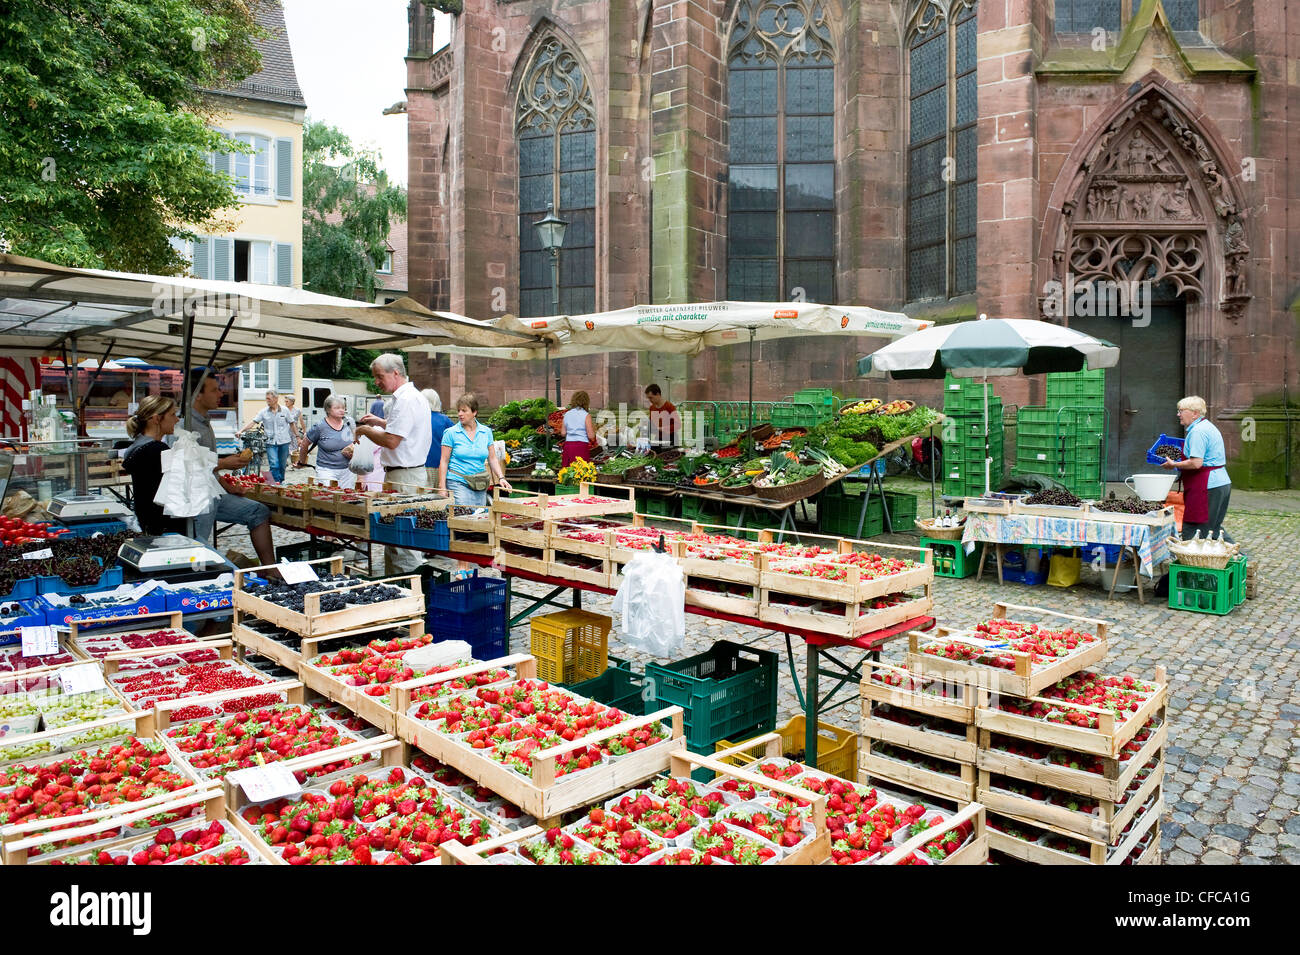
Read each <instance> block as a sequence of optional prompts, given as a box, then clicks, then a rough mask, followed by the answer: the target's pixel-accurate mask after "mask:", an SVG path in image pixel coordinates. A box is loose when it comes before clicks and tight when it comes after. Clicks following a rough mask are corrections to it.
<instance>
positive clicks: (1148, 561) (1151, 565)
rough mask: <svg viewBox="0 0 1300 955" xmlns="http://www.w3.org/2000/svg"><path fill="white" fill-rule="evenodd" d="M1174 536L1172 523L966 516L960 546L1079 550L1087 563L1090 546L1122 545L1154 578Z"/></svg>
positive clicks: (1164, 559)
mask: <svg viewBox="0 0 1300 955" xmlns="http://www.w3.org/2000/svg"><path fill="white" fill-rule="evenodd" d="M1173 534H1174V519H1173V517H1172V516H1170V518H1169V522H1168V523H1167V524H1162V525H1159V526H1157V527H1151V526H1149V525H1147V524H1123V523H1120V522H1118V521H1101V520H1085V519H1082V518H1077V519H1076V518H1069V517H1039V516H1036V515H1033V514H967V515H966V530H965V531H964V532H963V533H962V537H961V539H962V544H963V547H964V549H965V551H966V553H968V554H969V553H971V552H973V551H974V550H975V544H976V543H977V542H980V541H989V542H996V543H999V544H1034V545H1042V546H1045V547H1082V548H1085V550H1084V552H1083V559H1084V560H1085V561H1090V560H1092V559H1093V556H1094V555H1093V554H1092V553H1091V552H1090V551H1088V550H1087V547H1088V545H1090V544H1110V545H1119V544H1122V545H1123V546H1125V547H1136V548H1137V552H1138V559H1139V560H1140V561H1141V562H1142V573H1143V574H1144V575H1146V576H1147V577H1154V576H1155V570H1156V568H1157V567H1159V565H1160V564H1162V563H1164V562H1165V561H1167V560H1169V559H1170V556H1169V538H1170V537H1172V536H1173Z"/></svg>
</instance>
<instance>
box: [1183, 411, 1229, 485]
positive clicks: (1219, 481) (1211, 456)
mask: <svg viewBox="0 0 1300 955" xmlns="http://www.w3.org/2000/svg"><path fill="white" fill-rule="evenodd" d="M1183 454H1185V455H1186V456H1187V457H1189V458H1200V459H1201V464H1202V465H1204V466H1205V467H1207V468H1209V467H1214V466H1215V465H1216V464H1217V465H1220V467H1219V468H1218V470H1216V471H1211V472H1210V478H1209V481H1208V483H1207V484H1206V488H1207V489H1208V488H1212V487H1223V486H1224V485H1225V484H1231V483H1232V479H1231V478H1230V477H1228V469H1227V468H1226V467H1223V465H1225V464H1227V463H1228V455H1227V452H1226V451H1224V449H1223V435H1222V434H1220V433H1219V429H1218V428H1216V427H1215V426H1214V425H1212V424H1210V422H1209V421H1207V420H1206V419H1205V418H1197V419H1196V420H1195V421H1193V422H1192V423H1191V425H1190V426H1189V427H1188V428H1187V439H1186V441H1185V442H1184V444H1183Z"/></svg>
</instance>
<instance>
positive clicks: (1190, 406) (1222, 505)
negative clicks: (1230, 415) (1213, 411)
mask: <svg viewBox="0 0 1300 955" xmlns="http://www.w3.org/2000/svg"><path fill="white" fill-rule="evenodd" d="M1205 414H1206V407H1205V399H1204V398H1201V397H1199V396H1197V395H1190V396H1188V397H1186V398H1184V399H1183V400H1182V401H1180V402H1178V423H1179V424H1181V425H1182V426H1183V429H1184V435H1185V440H1184V442H1183V460H1181V461H1174V460H1173V459H1172V458H1165V460H1164V462H1163V463H1162V464H1161V465H1160V466H1161V467H1162V468H1173V469H1174V470H1176V471H1178V472H1179V477H1181V478H1182V479H1183V501H1184V504H1185V508H1184V510H1183V532H1182V533H1183V539H1184V540H1186V539H1187V538H1190V537H1194V536H1195V535H1196V533H1197V531H1199V532H1200V533H1201V536H1202V537H1206V536H1208V535H1210V534H1218V533H1219V532H1220V531H1222V530H1223V519H1224V517H1226V516H1227V514H1228V499H1229V498H1230V497H1232V480H1231V479H1230V478H1229V477H1228V472H1227V469H1226V465H1227V463H1228V457H1227V454H1226V453H1225V452H1224V448H1223V435H1222V434H1220V433H1219V429H1218V428H1216V427H1215V426H1214V425H1212V424H1210V422H1209V420H1208V419H1207V418H1206V417H1205ZM1224 537H1225V538H1226V539H1227V540H1229V541H1231V540H1232V535H1231V534H1225V535H1224Z"/></svg>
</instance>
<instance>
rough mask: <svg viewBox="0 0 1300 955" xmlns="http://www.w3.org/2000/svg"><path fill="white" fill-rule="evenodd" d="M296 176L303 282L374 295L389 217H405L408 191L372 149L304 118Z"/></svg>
mask: <svg viewBox="0 0 1300 955" xmlns="http://www.w3.org/2000/svg"><path fill="white" fill-rule="evenodd" d="M302 182H303V190H302V194H303V215H302V271H303V278H304V280H305V281H304V282H303V285H304V287H306V288H308V289H310V290H311V291H313V292H320V293H322V294H325V295H337V296H340V297H342V298H360V299H362V300H363V301H367V302H369V301H373V300H374V297H375V290H376V289H378V288H381V287H382V286H380V284H379V280H378V278H377V277H376V275H375V270H376V269H377V268H379V267H380V266H382V265H383V264H384V258H385V257H386V256H387V254H388V231H389V223H390V222H392V220H393V219H395V218H396V219H405V218H406V192H405V191H404V190H403V189H402V188H401V187H400V186H397V185H394V184H392V183H390V182H389V181H388V175H387V173H385V172H384V171H383V169H381V168H380V166H379V155H378V153H376V152H374V151H373V150H368V149H362V148H360V147H358V146H355V145H353V143H352V141H351V140H350V139H349V138H348V137H347V135H346V134H344V133H343V132H342V131H341V130H339V129H337V128H335V127H333V126H329V125H327V124H325V123H317V122H312V121H311V120H310V119H308V121H307V124H306V125H305V126H304V127H303V131H302Z"/></svg>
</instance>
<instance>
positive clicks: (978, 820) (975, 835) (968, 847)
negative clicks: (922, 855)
mask: <svg viewBox="0 0 1300 955" xmlns="http://www.w3.org/2000/svg"><path fill="white" fill-rule="evenodd" d="M968 820H969V821H970V822H971V823H972V825H973V827H974V831H973V832H972V833H971V840H970V842H968V843H966V844H965V845H964V846H962V847H961V848H960V849H958V850H957V851H956V852H954V853H953V854H952V855H950V856H948V857H947V858H945V859H944V860H943V861H942V862H934V861H931V862H930V864H931V865H984V864H985V863H987V862H988V861H989V837H988V829H987V827H986V826H985V810H984V807H983V806H981V805H980V804H979V803H977V802H973V803H971V804H970V805H968V806H966V807H965V808H964V809H962V810H960V811H959V812H958V813H957V814H956V815H954V816H950V817H948V818H947V819H945V820H944V821H943V822H941V823H940V824H939V825H937V826H934V827H933V828H930V829H927V830H925V831H924V832H920V833H917V834H916V835H915V836H913V837H912V838H910V839H908V840H907V841H906V842H904V843H903V844H902V845H901V846H898V847H897V848H895V849H894V850H893V851H892V852H890V853H888V854H887V855H885V857H884V858H883V859H879V860H877V861H876V862H873V863H872V865H900V864H901V863H902V861H903V860H904V859H907V858H909V857H910V856H911V855H912V853H914V852H920V851H921V850H922V849H923V848H925V846H927V845H929V844H930V843H931V842H933V841H934V840H935V839H937V838H938V837H939V836H941V835H943V834H944V833H945V832H949V831H951V830H953V829H955V828H957V826H959V825H961V824H962V823H963V822H966V821H968Z"/></svg>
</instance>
